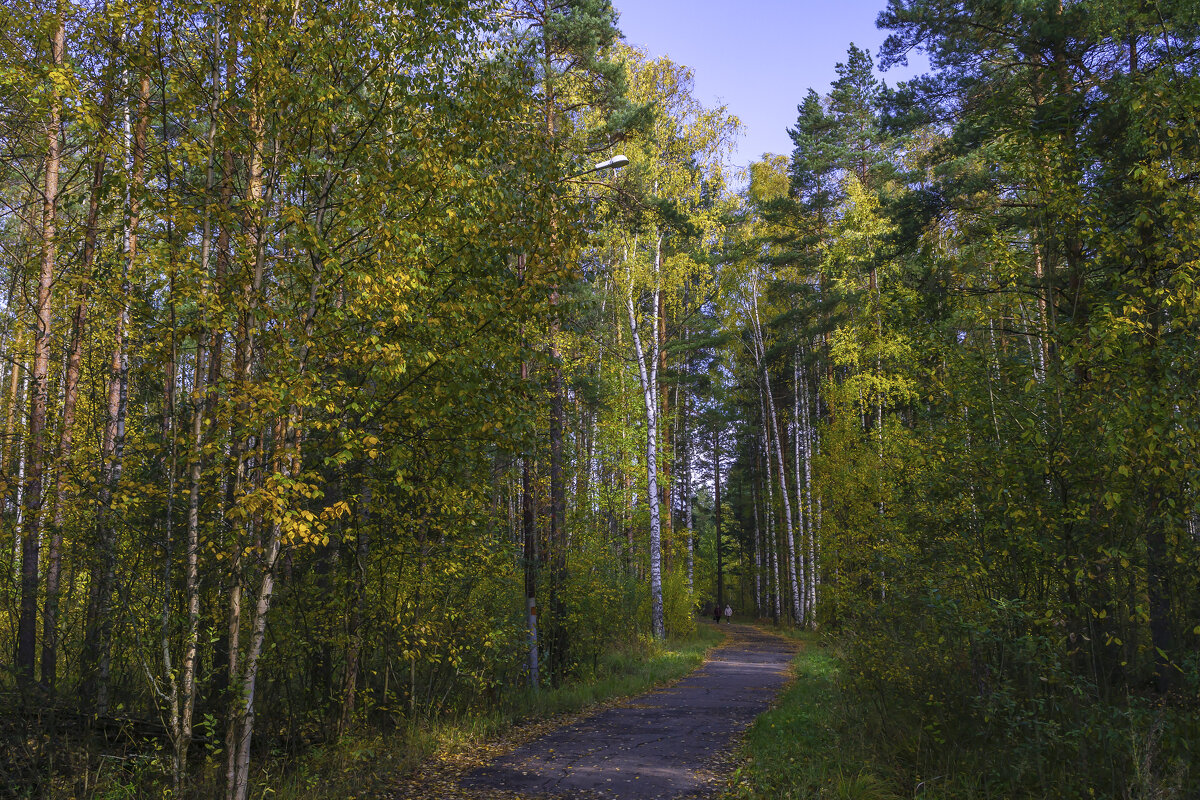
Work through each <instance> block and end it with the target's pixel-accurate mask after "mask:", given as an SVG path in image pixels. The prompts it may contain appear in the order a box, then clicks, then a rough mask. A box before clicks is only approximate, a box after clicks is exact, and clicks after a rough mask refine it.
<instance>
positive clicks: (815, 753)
mask: <svg viewBox="0 0 1200 800" xmlns="http://www.w3.org/2000/svg"><path fill="white" fill-rule="evenodd" d="M764 629H765V630H769V631H771V632H772V633H776V634H779V635H781V636H786V637H788V638H790V639H796V640H799V641H800V643H801V647H800V651H799V652H798V653H797V654H796V658H795V659H794V660H793V662H792V669H793V671H794V673H795V680H794V681H793V682H792V683H791V685H789V686H788V687H787V688H786V689H785V690H784V692H783V693H782V694H781V695H780V697H779V700H778V702H777V703H776V705H775V707H774V708H773V709H771V710H770V711H768V712H766V713H765V714H763V715H761V716H760V717H759V718H758V719H757V720H755V722H754V724H753V725H751V726H750V728H749V730H747V731H746V736H745V738H744V739H743V740H742V744H741V746H740V748H739V753H738V755H739V757H740V758H739V761H740V764H739V766H738V767H737V768H736V769H735V770H734V772H733V774H732V775H731V776H730V782H729V786H728V788H727V789H726V791H725V793H724V795H723V800H760V799H761V800H801V799H802V798H838V800H884V799H885V798H892V797H894V796H895V795H894V794H892V793H891V792H890V791H889V790H888V787H887V785H886V783H885V782H884V781H882V780H880V779H879V778H878V777H876V776H875V774H874V773H873V772H871V771H870V770H869V769H868V768H867V767H866V765H865V764H864V763H862V761H861V760H859V759H857V758H855V756H854V754H853V752H852V751H848V750H847V749H846V748H845V746H844V745H845V743H844V742H842V741H840V736H839V732H838V728H837V726H836V724H835V722H836V720H837V716H838V713H839V708H838V705H837V675H838V662H837V658H836V657H835V656H834V654H833V653H831V652H830V651H829V649H828V648H826V647H822V646H820V644H819V642H820V639H819V637H818V636H817V635H816V634H811V633H804V632H800V631H794V630H790V629H786V628H776V627H774V626H765V627H764Z"/></svg>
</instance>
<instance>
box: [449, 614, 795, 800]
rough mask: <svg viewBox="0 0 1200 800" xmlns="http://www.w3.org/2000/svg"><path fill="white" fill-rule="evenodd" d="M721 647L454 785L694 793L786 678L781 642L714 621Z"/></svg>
mask: <svg viewBox="0 0 1200 800" xmlns="http://www.w3.org/2000/svg"><path fill="white" fill-rule="evenodd" d="M721 627H722V629H723V630H725V631H726V632H727V633H728V634H729V638H728V639H727V641H726V643H725V644H724V645H722V646H721V647H719V648H717V649H716V650H714V651H713V652H712V654H711V655H710V658H709V660H708V661H706V662H705V663H704V664H703V665H702V666H700V667H699V668H698V669H697V670H696V671H694V672H692V673H691V674H690V675H688V676H687V677H685V678H683V679H681V680H680V681H678V682H677V683H675V684H674V685H672V686H671V687H669V688H667V689H661V690H657V691H652V692H648V693H646V694H643V695H640V696H638V697H634V698H631V699H630V700H628V701H626V702H624V703H622V704H620V705H618V706H616V707H613V708H609V709H607V710H605V711H602V712H600V713H598V714H596V715H595V716H592V717H588V718H586V719H583V720H580V721H579V722H577V723H575V724H573V725H568V726H566V727H564V728H560V729H558V730H556V731H554V732H552V733H549V734H547V735H546V736H543V737H542V738H540V739H536V740H534V741H532V742H529V743H528V744H526V745H524V746H522V747H519V748H517V749H516V750H514V751H512V752H511V753H508V754H507V755H505V756H502V757H501V758H499V759H497V760H496V761H494V762H493V763H492V764H490V765H488V766H486V767H482V768H480V769H477V770H474V771H473V772H469V773H467V774H466V775H465V776H463V777H462V778H461V779H460V783H461V785H462V786H463V787H464V788H467V789H473V790H488V789H499V790H506V791H509V792H516V793H519V794H522V795H535V796H550V797H557V796H566V797H579V798H583V797H589V796H590V797H602V798H611V799H612V800H650V798H679V797H698V796H702V795H704V794H706V793H707V791H708V789H709V788H710V784H711V783H712V782H713V781H714V780H715V779H716V778H717V777H718V776H717V775H716V774H715V772H714V767H715V766H716V765H715V763H714V762H716V761H718V760H719V759H720V758H721V757H722V756H727V755H728V754H729V751H730V750H731V749H732V748H733V747H734V746H735V745H736V738H737V736H738V735H739V734H741V732H742V731H744V730H745V729H746V728H747V727H748V726H749V725H750V723H751V722H752V721H753V720H754V718H755V717H756V716H758V715H759V714H761V713H762V712H763V711H765V710H766V709H767V707H768V706H769V705H770V704H771V701H772V700H773V699H774V697H775V695H776V694H777V693H778V691H779V690H780V689H781V688H782V687H783V685H784V683H786V682H787V680H788V674H789V673H788V665H789V663H790V661H791V658H792V655H793V653H794V651H795V648H794V646H792V644H791V643H790V642H788V641H787V640H785V639H783V638H781V637H778V636H772V635H771V634H768V633H765V632H763V631H760V630H758V629H757V628H752V627H750V626H748V625H730V626H728V627H726V626H724V625H722V626H721Z"/></svg>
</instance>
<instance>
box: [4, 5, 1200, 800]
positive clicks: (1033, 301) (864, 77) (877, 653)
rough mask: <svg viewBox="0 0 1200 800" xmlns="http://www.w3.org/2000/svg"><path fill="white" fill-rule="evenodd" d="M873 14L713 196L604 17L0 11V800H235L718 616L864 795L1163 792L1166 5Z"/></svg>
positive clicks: (704, 122)
mask: <svg viewBox="0 0 1200 800" xmlns="http://www.w3.org/2000/svg"><path fill="white" fill-rule="evenodd" d="M879 24H880V26H881V27H883V28H885V29H887V30H889V31H890V34H891V35H890V37H889V38H888V40H887V42H886V44H885V45H884V47H883V48H882V50H881V52H879V53H874V54H872V53H870V52H867V51H864V50H861V49H859V48H857V47H854V46H851V47H850V49H849V51H848V52H847V55H846V59H845V61H844V62H843V63H840V64H839V65H838V67H837V75H838V78H837V80H836V81H835V82H834V83H833V84H832V86H830V87H828V88H827V90H825V91H823V92H818V91H816V90H809V91H808V93H807V94H803V93H802V91H801V89H800V87H780V94H781V96H780V102H781V103H798V106H797V112H798V116H797V120H796V123H795V126H794V127H793V128H792V129H791V131H790V133H791V136H792V139H793V142H794V144H795V149H794V151H793V152H792V153H791V154H790V155H789V156H771V155H765V156H764V158H763V160H761V161H759V162H757V163H755V164H753V165H752V166H751V167H750V169H749V170H748V174H747V175H745V176H743V177H742V178H741V183H738V180H737V179H736V176H734V175H732V174H730V172H729V170H728V168H727V167H726V166H725V163H726V161H727V160H728V153H729V148H730V145H731V143H732V142H733V140H734V138H735V137H736V135H737V132H738V127H739V123H738V121H737V119H736V118H735V117H733V116H732V115H731V114H730V112H729V111H728V109H726V108H706V107H704V106H703V105H702V104H701V103H699V102H698V101H697V100H696V99H695V97H694V96H693V93H692V87H691V74H690V72H689V71H688V70H687V69H686V68H685V67H683V66H681V65H678V64H675V63H672V62H671V61H670V60H669V59H666V58H659V59H650V58H648V57H647V56H646V54H645V53H642V52H639V51H637V50H636V49H633V48H630V47H628V46H627V45H625V44H624V43H623V42H622V41H621V37H620V33H619V30H618V28H617V18H616V14H615V12H614V11H613V9H612V7H611V6H610V5H609V3H608V2H607V0H512V2H492V1H491V0H483V1H476V0H461V1H460V2H432V0H429V1H428V2H427V1H425V0H401V1H400V2H392V1H391V0H334V1H333V2H310V1H309V0H293V1H292V2H288V3H282V2H272V1H269V0H265V1H264V0H222V1H221V2H213V3H193V2H177V1H176V0H169V1H168V2H156V3H149V2H141V0H115V1H113V2H104V3H98V2H97V3H89V2H69V1H68V0H38V2H27V1H26V0H9V2H6V3H5V4H4V7H3V9H0V31H3V33H2V34H0V148H3V151H4V159H3V162H2V166H0V281H2V284H3V286H2V288H0V294H2V295H3V303H2V304H0V305H2V311H0V378H2V381H0V417H2V419H0V425H2V426H3V431H2V438H0V544H2V545H3V553H4V556H3V559H2V563H3V565H4V568H3V569H2V570H0V639H2V641H3V643H2V648H3V653H4V656H3V657H2V658H0V739H2V741H0V776H4V777H5V779H4V781H0V782H3V783H5V784H6V789H4V790H0V791H8V792H9V793H10V794H11V795H12V796H16V797H25V796H46V797H51V796H54V797H57V796H63V797H68V796H76V795H77V794H78V795H79V796H101V795H99V794H95V795H88V794H87V792H88V791H89V789H88V786H86V785H84V786H82V787H81V786H80V785H79V782H78V778H79V776H80V775H84V776H88V775H91V774H92V772H93V771H95V772H96V774H97V777H98V773H99V770H97V769H96V767H95V765H96V764H100V763H102V761H101V759H103V757H104V754H103V752H102V750H103V748H102V747H93V746H91V745H86V746H85V745H81V744H80V742H85V743H86V742H88V741H91V740H88V739H87V738H86V735H84V734H81V733H80V731H93V732H95V731H100V732H104V731H106V730H109V729H112V728H113V727H114V726H115V727H117V728H120V729H121V730H123V731H125V732H126V734H125V735H127V736H133V737H140V738H137V741H138V742H141V743H142V745H139V746H140V747H143V749H144V750H145V751H146V752H147V753H150V755H148V756H147V758H149V759H150V760H149V761H148V762H146V763H150V764H152V765H153V768H152V769H149V770H147V771H145V772H144V773H140V777H139V779H138V780H139V781H141V782H140V783H139V784H138V786H139V787H140V788H139V791H142V792H146V791H150V790H149V789H148V788H147V787H154V789H153V791H155V792H160V793H163V794H165V795H169V796H175V797H185V796H225V797H227V798H231V800H243V799H244V798H246V797H247V796H249V794H250V793H251V791H252V789H254V791H255V796H259V795H260V794H261V793H262V791H263V789H262V787H263V786H264V785H269V781H270V777H269V775H266V776H265V775H264V773H263V772H262V771H261V769H259V767H258V766H257V765H260V764H261V763H263V762H264V761H266V760H269V759H270V758H276V757H277V756H279V754H281V753H282V754H285V755H286V754H295V753H301V752H305V751H307V750H309V749H311V748H314V747H318V746H320V745H321V744H322V743H326V742H329V741H334V740H339V739H345V738H346V737H354V736H357V735H364V732H368V731H379V730H392V729H396V728H400V727H404V726H409V725H415V724H422V722H423V721H429V720H433V719H437V718H440V717H444V716H446V715H461V714H470V713H472V712H474V711H477V710H479V709H485V708H489V707H494V706H496V705H498V704H503V703H504V702H506V698H508V697H509V696H511V695H512V694H513V693H514V692H516V691H518V690H521V691H531V690H532V689H534V688H537V687H553V686H558V685H562V684H566V683H570V682H578V681H587V680H589V678H590V677H593V676H594V675H595V674H596V671H597V669H598V664H599V663H600V660H601V658H602V656H603V655H604V654H605V653H606V652H608V651H609V650H611V649H612V648H614V647H618V646H621V645H622V643H628V642H630V641H637V640H639V638H641V639H645V640H647V641H650V642H653V641H654V640H661V639H663V638H664V637H668V636H680V635H685V634H687V633H688V632H690V631H691V630H692V628H693V627H694V625H695V624H696V623H695V617H696V611H697V610H698V609H702V608H707V607H709V606H711V604H712V603H714V602H720V603H722V605H723V604H725V603H732V604H734V605H735V607H736V608H737V610H738V612H739V613H740V614H745V615H753V616H758V617H760V618H769V619H771V620H773V621H775V622H776V623H778V624H781V625H791V626H796V627H800V628H809V629H819V630H820V631H821V633H822V634H823V635H824V636H825V637H826V641H827V642H828V643H830V644H832V645H834V646H835V647H836V648H837V649H838V652H839V653H840V657H841V659H842V661H843V663H844V665H845V666H844V671H843V676H842V680H841V684H842V685H841V691H842V692H844V695H845V697H846V698H847V703H848V705H847V715H848V716H847V726H848V730H852V731H853V736H854V737H855V738H856V740H857V741H859V743H860V744H861V745H862V746H864V747H866V748H868V749H869V750H870V751H871V752H873V753H875V755H876V758H877V760H878V763H879V764H881V765H885V766H884V767H883V768H882V769H883V772H884V773H885V778H886V781H887V785H888V786H890V787H891V791H893V792H894V794H895V795H896V796H917V795H920V796H939V797H940V796H945V797H955V796H957V797H967V796H975V797H1046V796H1055V797H1088V796H1105V797H1129V798H1167V797H1189V796H1195V794H1196V792H1197V791H1198V790H1200V788H1198V787H1200V775H1197V774H1195V768H1194V767H1193V766H1192V765H1193V762H1194V760H1195V756H1194V751H1195V749H1196V748H1197V747H1198V746H1200V649H1198V644H1200V624H1198V623H1200V571H1198V570H1197V565H1198V564H1200V558H1198V557H1200V552H1198V551H1200V493H1198V487H1200V484H1198V479H1200V467H1198V463H1197V459H1198V456H1200V390H1198V389H1197V386H1198V385H1200V347H1197V335H1198V334H1200V286H1198V285H1197V278H1198V276H1200V262H1198V258H1200V227H1198V226H1200V185H1198V184H1200V8H1198V7H1197V6H1196V5H1195V4H1194V3H1193V2H1188V1H1187V0H1157V2H1144V0H1136V1H1135V0H1045V1H1044V2H1042V1H1038V2H1018V1H1017V0H970V1H968V2H963V3H950V2H944V1H943V0H891V2H890V5H889V6H888V7H887V8H886V9H885V10H883V12H882V13H881V15H880V17H879ZM798 46H802V44H800V43H798ZM915 51H921V52H924V53H926V54H928V57H929V59H930V64H931V72H930V73H929V74H928V75H925V76H922V77H919V78H916V79H913V80H911V81H907V82H904V83H901V84H900V85H898V86H896V87H889V86H888V85H886V84H885V83H883V82H882V81H881V80H880V78H879V76H878V72H877V70H876V66H877V65H878V66H883V67H886V66H888V65H891V64H895V63H898V62H902V61H903V60H904V59H905V57H906V55H907V54H910V53H913V52H915ZM877 62H878V64H877ZM763 80H771V77H770V76H763ZM81 737H82V738H81ZM151 743H153V744H151ZM955 776H958V777H955ZM964 776H965V777H964ZM955 781H958V783H955ZM939 782H940V783H939ZM256 787H257V788H256ZM946 787H950V788H946ZM955 787H957V788H955ZM91 791H93V792H95V791H99V790H97V789H96V788H95V787H94V786H93V787H92V789H91ZM113 796H115V795H113Z"/></svg>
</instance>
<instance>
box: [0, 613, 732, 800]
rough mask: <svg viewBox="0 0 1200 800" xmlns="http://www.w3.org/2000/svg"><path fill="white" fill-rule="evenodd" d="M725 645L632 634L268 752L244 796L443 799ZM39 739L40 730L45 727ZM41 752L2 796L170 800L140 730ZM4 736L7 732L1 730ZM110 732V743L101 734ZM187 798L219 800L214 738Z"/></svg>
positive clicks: (54, 744)
mask: <svg viewBox="0 0 1200 800" xmlns="http://www.w3.org/2000/svg"><path fill="white" fill-rule="evenodd" d="M723 638H724V635H723V634H722V633H721V632H720V631H718V630H717V629H716V628H714V627H713V626H711V625H698V626H697V627H696V629H695V630H694V631H693V632H692V633H690V634H688V635H685V636H679V637H673V638H670V639H667V640H666V641H661V642H660V641H655V640H654V639H652V638H651V637H647V636H644V635H643V636H633V637H631V638H629V639H627V640H626V641H623V642H620V643H618V644H617V645H616V646H614V647H613V648H611V649H610V650H608V651H607V652H606V653H605V654H604V655H603V656H602V657H601V658H600V659H599V661H598V662H597V666H596V669H595V670H594V671H592V672H591V673H590V674H588V675H586V676H584V677H581V678H578V679H576V680H572V681H570V682H567V683H564V684H563V685H561V686H558V687H554V688H543V689H541V690H539V691H532V690H530V689H528V688H525V689H519V690H514V691H512V692H509V693H507V694H506V695H505V696H504V700H503V702H502V704H500V705H498V706H491V707H487V708H478V709H475V710H473V711H470V712H463V713H455V714H452V715H445V716H441V717H424V718H419V719H416V720H412V721H407V720H406V721H402V722H400V723H399V724H391V725H388V724H385V723H384V722H383V721H381V720H375V721H374V724H372V725H371V726H369V727H368V726H363V727H361V728H358V729H356V730H353V731H349V732H347V733H346V734H345V735H343V736H341V737H339V738H337V739H334V740H332V741H329V742H326V743H322V744H317V745H314V746H312V747H310V748H307V749H305V750H302V751H295V750H289V749H287V748H286V747H284V746H282V743H279V742H276V743H264V752H263V753H262V755H261V757H260V759H259V763H260V765H261V766H260V768H259V769H257V770H256V771H255V774H254V776H253V778H252V785H251V788H250V796H251V797H264V798H266V797H270V798H281V799H282V800H289V799H290V798H296V799H297V800H298V799H299V798H304V799H305V800H325V799H326V798H328V800H335V799H336V800H348V799H349V798H374V797H381V796H386V797H409V796H413V797H417V796H420V797H429V798H433V797H441V796H447V797H448V796H450V795H451V794H452V787H453V780H454V778H455V777H456V776H457V775H459V774H461V773H462V772H463V771H465V770H466V769H470V768H472V767H475V766H479V765H481V764H483V763H486V762H487V761H489V760H490V759H491V758H494V757H495V756H496V755H498V754H500V753H503V752H505V751H507V750H509V749H511V748H512V747H516V746H518V745H520V744H522V743H524V742H526V741H529V740H530V739H533V738H535V737H537V736H540V735H542V734H544V733H546V732H547V731H549V730H552V729H554V728H557V727H559V726H561V725H564V724H566V723H568V722H569V721H570V720H572V719H575V718H576V717H577V716H578V715H580V714H585V713H586V714H590V713H594V712H595V710H596V709H597V707H600V706H603V705H606V704H609V703H613V702H618V701H620V700H622V699H624V698H626V697H629V696H631V695H636V694H640V693H642V692H644V691H647V690H649V689H651V688H653V687H655V686H661V685H663V684H666V683H670V682H671V681H674V680H677V679H678V678H680V677H682V676H684V675H686V674H687V673H689V672H691V671H692V670H693V669H695V668H696V667H697V666H699V665H700V663H701V662H703V661H704V658H705V656H706V654H707V653H708V651H709V650H710V649H711V648H713V647H715V646H716V645H718V644H720V643H721V641H722V640H723ZM42 730H45V726H42ZM60 732H61V735H60V737H58V738H57V739H55V740H51V739H50V738H47V740H46V741H44V742H43V743H42V747H43V748H47V749H53V750H54V751H55V757H56V759H57V760H58V761H59V763H60V766H62V767H64V769H62V770H61V773H60V775H59V778H58V779H56V780H54V781H52V782H50V783H48V784H42V785H40V786H36V787H29V788H27V789H26V790H25V791H24V793H22V792H21V791H20V790H18V789H17V788H16V787H13V786H9V787H6V788H5V789H3V790H2V791H5V792H12V794H0V797H5V796H11V797H14V798H18V797H20V798H23V797H41V798H45V800H68V799H69V800H117V798H130V800H133V799H134V798H148V797H170V796H171V794H170V787H169V785H168V780H167V775H168V773H169V765H168V764H166V763H164V762H165V761H167V760H168V759H169V758H170V754H169V745H167V744H166V743H165V742H163V741H160V740H159V739H157V738H156V737H154V736H152V735H148V734H149V733H150V732H149V731H148V730H147V729H145V727H144V726H143V727H142V728H141V729H136V728H135V727H134V726H132V725H130V726H126V727H125V728H124V729H123V730H118V729H117V728H116V727H115V726H114V727H113V728H112V729H110V730H108V731H104V730H91V731H85V730H84V729H83V728H81V727H79V726H71V725H69V724H67V725H64V726H63V727H62V728H60ZM9 733H11V732H9ZM106 733H107V734H108V735H107V736H106ZM202 744H203V745H204V751H203V755H202V756H200V757H199V758H198V759H197V761H198V762H199V763H197V765H196V772H195V775H194V783H193V791H194V792H196V793H197V794H199V795H200V796H217V795H219V794H220V792H221V789H222V788H223V783H224V774H223V771H222V770H223V767H224V763H225V762H224V756H223V753H222V752H221V747H220V744H219V741H218V739H217V738H216V737H213V738H209V739H206V740H205V741H203V742H202Z"/></svg>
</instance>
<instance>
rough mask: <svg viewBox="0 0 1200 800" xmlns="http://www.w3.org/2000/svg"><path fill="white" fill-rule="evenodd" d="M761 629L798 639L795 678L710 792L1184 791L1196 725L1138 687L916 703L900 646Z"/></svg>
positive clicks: (1181, 794)
mask: <svg viewBox="0 0 1200 800" xmlns="http://www.w3.org/2000/svg"><path fill="white" fill-rule="evenodd" d="M763 627H764V628H766V629H768V630H771V631H773V632H775V633H779V634H782V635H784V636H789V637H794V638H796V639H798V640H799V641H800V642H801V648H800V650H799V651H798V653H797V654H796V657H795V659H794V661H793V667H792V668H793V671H794V676H795V677H794V680H793V682H792V684H791V685H790V686H789V687H788V689H787V690H786V691H785V692H784V694H783V695H781V697H780V698H779V701H778V703H777V704H776V706H775V707H774V708H773V709H772V710H771V711H769V712H767V713H766V714H763V715H762V716H761V717H759V718H758V720H757V721H756V722H755V723H754V725H753V726H751V728H750V729H749V731H747V734H746V737H745V738H744V740H743V741H742V744H741V747H740V749H739V753H738V756H739V766H738V767H737V768H736V769H735V771H734V772H733V773H732V774H731V776H730V778H729V782H728V785H727V787H726V789H725V791H724V794H723V795H722V797H723V800H806V799H808V798H812V799H813V800H816V798H837V799H838V800H899V798H924V799H927V800H1010V799H1014V800H1015V799H1016V798H1021V799H1022V800H1034V798H1063V799H1064V800H1067V799H1073V798H1114V799H1116V798H1121V799H1123V800H1152V799H1153V800H1175V799H1176V798H1178V799H1179V800H1183V799H1184V798H1192V797H1195V796H1196V794H1195V792H1196V776H1195V775H1194V774H1192V770H1191V767H1190V765H1191V761H1192V758H1191V753H1190V752H1189V750H1188V743H1189V742H1190V741H1194V740H1195V737H1196V730H1195V726H1196V724H1197V723H1196V717H1195V715H1194V714H1192V713H1189V712H1188V711H1187V710H1186V709H1183V708H1179V707H1177V706H1176V707H1173V706H1171V705H1168V704H1163V703H1154V702H1152V701H1150V700H1148V699H1147V698H1144V697H1127V698H1122V699H1121V700H1119V701H1118V700H1112V701H1108V702H1097V703H1092V702H1089V700H1088V695H1087V693H1086V689H1085V687H1080V686H1072V687H1070V688H1069V689H1068V690H1067V691H1065V692H1055V691H1052V690H1048V691H1046V692H1045V693H1044V694H1043V696H1042V698H1041V699H1040V700H1039V702H1038V713H1036V714H1033V713H1029V711H1028V709H1025V710H1023V711H1018V710H1017V709H1016V708H1015V707H1014V705H1015V704H1014V703H1013V700H1012V696H1011V692H1009V693H993V694H992V695H990V696H986V697H984V696H977V697H975V699H974V702H971V703H969V704H968V705H969V707H961V708H955V709H951V708H947V707H946V706H945V705H944V704H942V703H939V702H937V697H938V696H939V695H945V694H950V693H953V692H954V691H955V689H956V688H957V687H954V686H944V687H942V688H941V689H940V690H936V691H934V692H927V693H926V698H927V699H926V701H925V702H920V700H921V698H920V697H918V696H917V693H916V692H914V691H913V689H914V687H913V686H912V685H911V684H912V683H913V682H915V681H917V680H919V679H920V670H917V669H915V668H914V665H913V664H912V663H910V659H911V658H912V657H913V655H914V649H912V648H907V649H906V648H903V647H899V646H896V644H897V643H895V642H893V646H891V647H888V648H886V649H880V650H878V651H876V652H874V653H870V652H866V651H865V650H864V640H865V639H864V638H859V637H849V636H846V635H841V634H839V635H822V634H818V633H813V632H809V631H801V630H797V629H795V628H791V627H788V626H777V625H772V624H770V623H767V624H764V625H763ZM875 635H876V634H874V633H872V634H871V636H875ZM942 677H943V679H949V676H947V675H943V676H942ZM904 683H907V684H909V685H908V686H907V687H902V686H901V685H900V684H904ZM924 688H925V689H929V688H930V687H924ZM1072 701H1073V702H1072ZM1068 712H1069V713H1068ZM1096 765H1104V766H1103V767H1102V768H1099V767H1097V766H1096Z"/></svg>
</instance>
